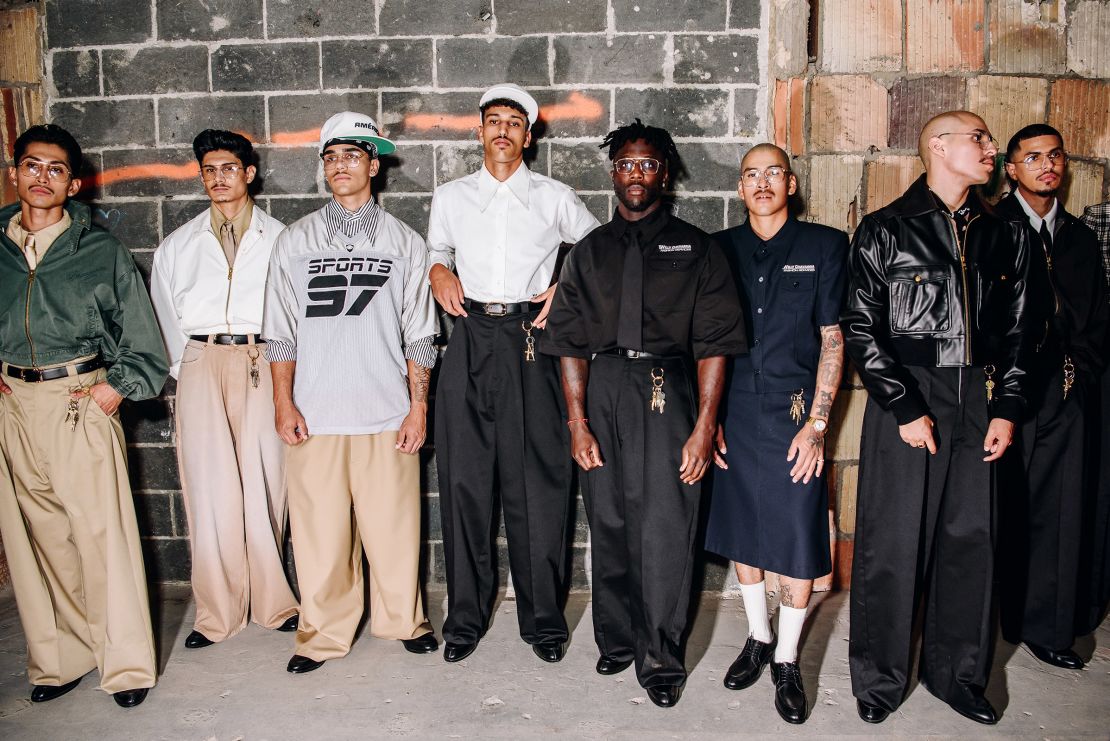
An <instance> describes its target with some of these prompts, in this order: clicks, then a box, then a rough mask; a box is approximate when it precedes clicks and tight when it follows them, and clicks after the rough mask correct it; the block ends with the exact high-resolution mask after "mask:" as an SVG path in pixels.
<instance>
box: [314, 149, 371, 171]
mask: <svg viewBox="0 0 1110 741" xmlns="http://www.w3.org/2000/svg"><path fill="white" fill-rule="evenodd" d="M365 157H366V155H365V154H364V153H363V152H338V153H328V154H323V155H320V159H322V160H324V167H325V168H327V169H331V168H334V167H336V166H338V165H339V163H340V162H342V163H343V164H345V165H346V166H347V167H349V168H351V169H354V168H356V167H358V166H359V165H361V164H362V160H363V158H365Z"/></svg>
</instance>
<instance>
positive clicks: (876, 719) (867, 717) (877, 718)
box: [856, 699, 890, 723]
mask: <svg viewBox="0 0 1110 741" xmlns="http://www.w3.org/2000/svg"><path fill="white" fill-rule="evenodd" d="M856 710H858V711H859V717H860V718H861V719H862V720H863V721H864V722H865V723H882V722H883V721H884V720H886V719H887V718H888V717H890V711H889V710H887V709H886V708H881V707H879V706H878V705H872V704H871V703H869V702H864V701H863V700H859V699H857V700H856Z"/></svg>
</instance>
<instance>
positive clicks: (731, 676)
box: [725, 636, 778, 690]
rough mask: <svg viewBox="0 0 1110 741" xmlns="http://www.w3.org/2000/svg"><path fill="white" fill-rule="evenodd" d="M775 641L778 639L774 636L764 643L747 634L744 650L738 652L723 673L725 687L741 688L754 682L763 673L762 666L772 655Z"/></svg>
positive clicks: (731, 688)
mask: <svg viewBox="0 0 1110 741" xmlns="http://www.w3.org/2000/svg"><path fill="white" fill-rule="evenodd" d="M777 643H778V639H777V638H775V637H772V638H771V642H770V643H764V642H763V641H757V640H756V639H755V638H754V637H752V636H748V642H747V643H745V644H744V650H743V651H741V652H740V655H739V656H737V657H736V661H734V662H732V666H730V667H729V668H728V671H727V672H726V673H725V687H728V688H729V689H730V690H742V689H744V688H745V687H751V686H752V685H753V684H755V681H756V680H757V679H759V675H761V674H763V667H765V666H766V665H767V662H768V661H770V660H771V657H772V656H774V654H775V644H777Z"/></svg>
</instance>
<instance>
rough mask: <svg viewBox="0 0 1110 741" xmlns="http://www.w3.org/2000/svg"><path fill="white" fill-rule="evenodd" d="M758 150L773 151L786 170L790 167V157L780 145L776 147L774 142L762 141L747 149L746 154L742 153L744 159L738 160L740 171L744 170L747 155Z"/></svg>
mask: <svg viewBox="0 0 1110 741" xmlns="http://www.w3.org/2000/svg"><path fill="white" fill-rule="evenodd" d="M760 152H773V153H774V154H775V155H776V156H777V157H778V158H779V159H780V160H781V164H782V166H783V167H785V168H786V169H787V170H789V169H790V157H789V156H788V155H787V154H786V152H785V151H784V150H783V149H782V147H776V146H775V145H774V144H770V143H768V142H764V143H763V144H756V145H755V146H754V147H752V148H751V149H749V150H748V152H747V154H745V155H744V159H742V160H740V171H741V172H743V171H744V166H745V164H747V162H748V158H749V157H751V156H752V155H753V154H758V153H760Z"/></svg>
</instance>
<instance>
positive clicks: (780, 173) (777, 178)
mask: <svg viewBox="0 0 1110 741" xmlns="http://www.w3.org/2000/svg"><path fill="white" fill-rule="evenodd" d="M788 172H790V170H787V169H786V168H785V167H782V166H780V165H771V166H770V167H768V168H766V169H763V170H757V169H755V168H754V167H753V168H751V169H749V170H744V172H742V173H740V182H742V183H743V184H744V187H745V188H754V187H755V186H757V185H759V181H760V180H766V181H767V182H768V183H769V184H771V185H774V184H775V183H781V182H782V181H783V179H784V178H785V177H786V174H787V173H788Z"/></svg>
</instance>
